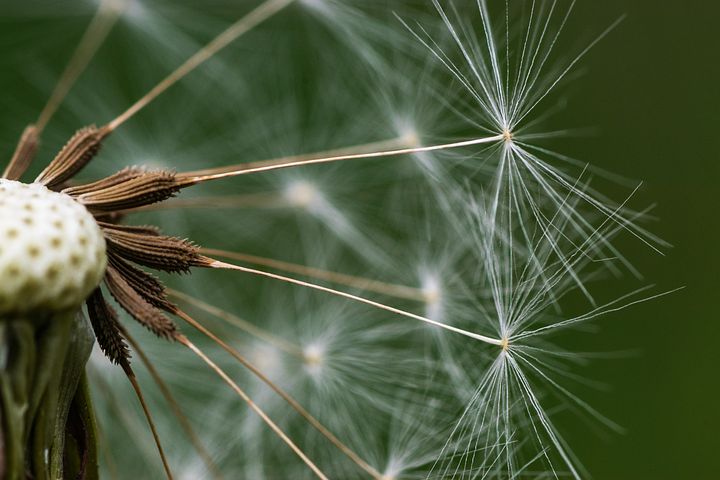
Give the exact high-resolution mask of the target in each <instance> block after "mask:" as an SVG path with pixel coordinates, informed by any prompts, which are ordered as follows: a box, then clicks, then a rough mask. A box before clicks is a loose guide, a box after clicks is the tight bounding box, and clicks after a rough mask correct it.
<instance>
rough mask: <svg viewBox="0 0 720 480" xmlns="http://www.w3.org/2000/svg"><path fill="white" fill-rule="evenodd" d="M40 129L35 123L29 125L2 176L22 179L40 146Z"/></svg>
mask: <svg viewBox="0 0 720 480" xmlns="http://www.w3.org/2000/svg"><path fill="white" fill-rule="evenodd" d="M38 143H39V140H38V129H37V127H35V125H28V126H27V127H26V128H25V130H24V131H23V133H22V136H21V137H20V141H19V142H18V145H17V148H16V150H15V153H14V154H13V157H12V159H11V160H10V163H8V166H7V167H6V168H5V172H3V175H2V177H3V178H6V179H8V180H20V177H22V175H23V173H25V170H27V169H28V167H29V166H30V163H31V162H32V159H33V158H34V157H35V152H36V151H37V147H38Z"/></svg>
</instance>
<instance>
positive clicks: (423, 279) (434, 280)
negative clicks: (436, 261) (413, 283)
mask: <svg viewBox="0 0 720 480" xmlns="http://www.w3.org/2000/svg"><path fill="white" fill-rule="evenodd" d="M420 291H421V292H422V295H423V298H424V300H425V316H426V317H428V318H430V319H432V320H438V321H440V320H442V318H443V317H444V312H445V304H444V296H443V285H442V279H441V277H440V275H438V274H437V273H435V272H431V271H428V270H425V271H423V272H422V273H421V275H420Z"/></svg>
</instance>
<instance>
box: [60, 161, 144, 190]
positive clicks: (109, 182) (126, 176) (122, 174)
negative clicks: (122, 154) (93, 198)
mask: <svg viewBox="0 0 720 480" xmlns="http://www.w3.org/2000/svg"><path fill="white" fill-rule="evenodd" d="M144 172H145V169H144V168H141V167H125V168H123V169H122V170H120V171H118V172H115V173H113V174H112V175H110V176H109V177H105V178H101V179H100V180H97V181H95V182H91V183H86V184H84V185H76V186H72V187H68V188H65V189H63V191H62V192H63V193H66V194H68V195H70V196H71V197H77V196H79V195H82V194H83V193H89V192H95V191H97V190H102V189H105V188H110V187H113V186H115V185H118V184H120V183H122V182H125V181H127V180H130V179H132V178H136V177H139V176H140V175H142V174H143V173H144Z"/></svg>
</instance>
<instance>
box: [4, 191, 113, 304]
mask: <svg viewBox="0 0 720 480" xmlns="http://www.w3.org/2000/svg"><path fill="white" fill-rule="evenodd" d="M106 263H107V259H106V257H105V239H104V238H103V234H102V230H101V229H100V227H99V226H98V224H97V223H96V222H95V219H94V218H93V217H92V215H91V214H90V212H88V211H87V209H86V208H85V207H84V206H82V205H80V204H79V203H77V202H75V201H74V200H73V199H72V198H71V197H69V196H68V195H65V194H62V193H57V192H53V191H50V190H48V189H47V188H45V187H44V186H42V185H39V184H24V183H20V182H16V181H12V180H5V179H0V315H8V314H13V313H27V312H35V311H42V312H53V311H64V310H68V309H72V308H77V307H79V306H80V305H81V303H82V301H83V300H84V299H85V298H86V297H87V296H88V295H89V294H90V292H92V290H93V289H94V288H95V287H97V286H98V284H99V283H100V281H101V280H102V277H103V274H104V272H105V266H106Z"/></svg>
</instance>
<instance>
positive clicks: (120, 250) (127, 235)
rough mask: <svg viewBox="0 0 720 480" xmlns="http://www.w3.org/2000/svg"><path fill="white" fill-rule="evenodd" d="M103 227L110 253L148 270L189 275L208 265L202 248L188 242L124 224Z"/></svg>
mask: <svg viewBox="0 0 720 480" xmlns="http://www.w3.org/2000/svg"><path fill="white" fill-rule="evenodd" d="M106 225H107V224H104V225H103V226H102V228H103V233H104V234H105V240H106V241H107V245H108V251H110V252H113V253H116V254H117V255H119V256H121V257H123V258H124V259H126V260H130V261H132V262H135V263H138V264H140V265H143V266H145V267H149V268H154V269H157V270H163V271H166V272H189V271H190V267H199V266H205V263H206V262H204V260H203V258H204V257H203V256H202V255H200V253H199V252H200V249H199V248H198V247H197V246H196V245H195V244H193V243H192V242H190V241H188V240H184V239H182V238H177V237H168V236H165V235H159V234H157V233H152V234H149V233H147V232H138V231H137V229H138V228H145V227H125V226H120V225H113V226H106Z"/></svg>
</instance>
